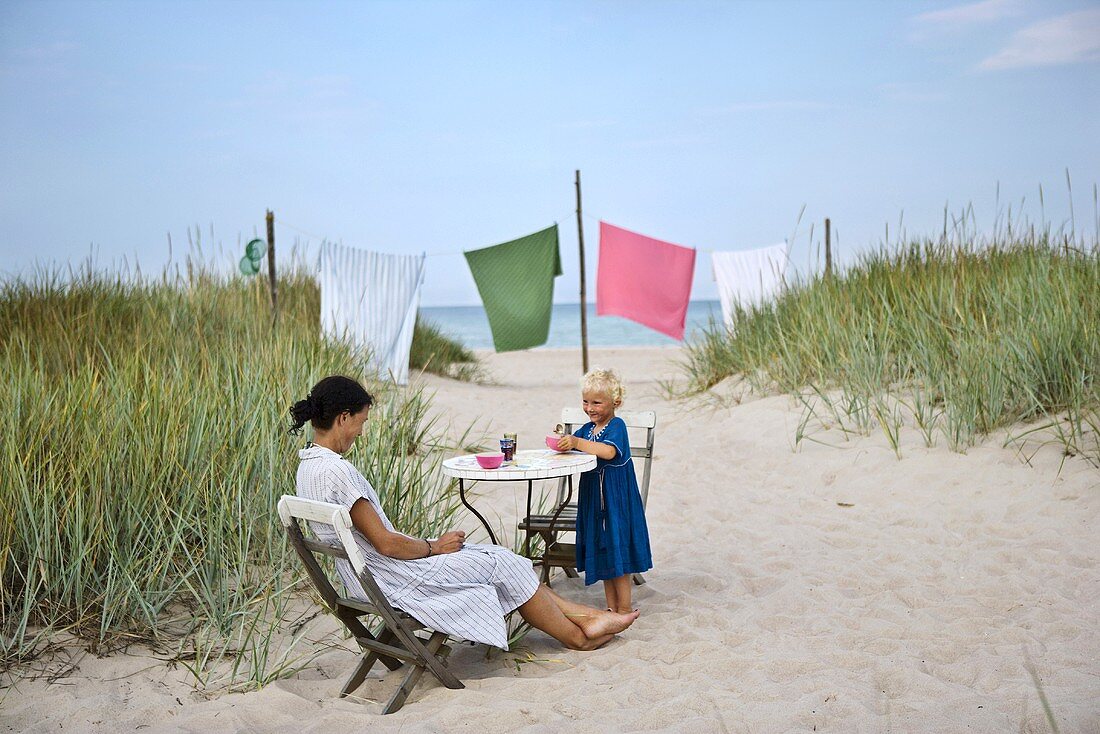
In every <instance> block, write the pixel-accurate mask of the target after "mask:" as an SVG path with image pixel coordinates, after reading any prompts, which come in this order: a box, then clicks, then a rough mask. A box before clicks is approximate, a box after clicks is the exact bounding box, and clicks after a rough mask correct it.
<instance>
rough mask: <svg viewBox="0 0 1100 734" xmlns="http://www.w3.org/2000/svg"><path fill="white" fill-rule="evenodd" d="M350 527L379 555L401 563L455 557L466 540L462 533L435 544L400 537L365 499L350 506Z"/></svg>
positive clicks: (444, 536)
mask: <svg viewBox="0 0 1100 734" xmlns="http://www.w3.org/2000/svg"><path fill="white" fill-rule="evenodd" d="M351 523H352V525H354V526H355V529H356V530H358V531H359V532H361V533H362V534H363V535H365V536H366V538H367V540H369V541H370V544H371V545H373V546H374V547H375V548H376V549H377V550H378V552H379V553H381V554H382V555H384V556H389V557H390V558H397V559H399V560H402V561H410V560H414V559H416V558H427V557H428V556H430V555H431V556H438V555H441V554H443V553H454V552H455V551H458V550H459V549H460V548H462V541H463V540H465V538H466V533H464V532H462V531H461V530H452V531H450V532H448V533H443V535H441V536H439V538H438V539H436V540H427V539H424V538H410V537H409V536H408V535H404V534H402V533H394V532H391V531H389V530H387V529H386V526H385V525H383V524H382V518H380V517H378V513H377V512H375V511H374V508H373V507H371V504H370V502H368V501H367V500H365V499H360V500H358V501H357V502H356V503H355V504H354V505H352V506H351Z"/></svg>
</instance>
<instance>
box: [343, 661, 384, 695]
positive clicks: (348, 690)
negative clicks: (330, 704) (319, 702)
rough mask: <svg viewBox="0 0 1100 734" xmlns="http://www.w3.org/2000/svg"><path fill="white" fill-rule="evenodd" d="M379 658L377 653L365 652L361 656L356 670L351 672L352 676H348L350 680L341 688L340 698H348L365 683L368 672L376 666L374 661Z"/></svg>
mask: <svg viewBox="0 0 1100 734" xmlns="http://www.w3.org/2000/svg"><path fill="white" fill-rule="evenodd" d="M377 659H378V655H377V653H373V652H365V653H363V655H362V657H360V658H359V664H358V665H356V666H355V670H353V671H352V672H351V677H349V678H348V682H347V683H345V684H344V687H343V688H341V689H340V698H347V697H348V696H350V695H351V694H352V692H353V691H355V689H356V688H358V687H359V686H361V685H363V681H365V680H366V679H367V673H369V672H370V669H371V668H373V667H374V663H375V661H376V660H377Z"/></svg>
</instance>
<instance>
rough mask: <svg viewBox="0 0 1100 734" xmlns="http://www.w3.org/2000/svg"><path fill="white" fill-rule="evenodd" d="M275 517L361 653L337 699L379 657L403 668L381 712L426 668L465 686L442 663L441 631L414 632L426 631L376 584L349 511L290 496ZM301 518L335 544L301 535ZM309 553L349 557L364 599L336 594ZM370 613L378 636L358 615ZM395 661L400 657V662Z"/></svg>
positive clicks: (451, 684)
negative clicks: (328, 531)
mask: <svg viewBox="0 0 1100 734" xmlns="http://www.w3.org/2000/svg"><path fill="white" fill-rule="evenodd" d="M279 519H280V520H282V523H283V527H284V528H285V529H286V534H287V537H288V538H289V540H290V544H291V545H292V546H293V547H294V550H295V551H297V552H298V556H299V557H300V558H301V559H302V562H303V563H304V564H305V566H306V571H307V573H308V574H309V578H310V580H311V581H313V585H314V586H315V587H317V591H318V592H320V594H321V598H322V599H324V600H325V604H327V605H328V607H329V609H331V610H332V613H333V614H335V615H336V617H337V619H339V620H340V621H341V622H343V623H344V626H345V627H347V628H348V631H350V632H351V634H352V636H353V637H354V638H355V641H356V642H358V643H359V647H360V648H361V649H362V650H363V655H362V657H361V658H360V659H359V664H358V665H357V666H356V667H355V670H354V671H353V672H352V674H351V677H350V678H348V681H347V683H345V684H344V687H343V688H342V689H341V690H340V697H341V698H344V697H345V696H348V695H350V694H351V693H352V692H353V691H354V690H355V689H356V688H358V687H359V686H360V685H362V683H363V681H364V680H365V679H366V677H367V674H368V673H369V672H370V669H371V668H372V667H374V664H375V663H376V662H379V661H381V662H382V664H383V665H385V666H386V667H387V668H389V669H390V670H397V669H399V668H400V669H404V670H406V672H405V679H404V680H403V681H402V682H401V685H400V686H399V687H398V689H397V692H396V693H394V694H393V697H392V698H390V700H389V703H387V704H386V706H385V708H383V709H382V713H383V714H391V713H393V712H394V711H397V710H398V709H400V708H401V707H402V706H404V705H405V699H407V698H408V697H409V694H410V693H411V692H412V690H413V688H414V687H415V686H416V684H417V682H419V680H420V676H422V675H423V674H424V671H425V670H428V671H430V672H431V674H432V675H434V676H435V677H436V678H438V679H439V682H440V683H442V684H443V685H445V686H446V687H447V688H465V686H464V685H462V682H461V681H459V680H458V678H456V677H455V676H454V675H453V674H452V673H451V672H450V671H449V670H447V666H446V663H445V661H446V658H447V656H448V655H449V654H450V652H451V648H450V647H449V646H447V645H446V644H444V643H445V642H446V641H447V635H446V634H445V633H443V632H435V631H432V630H426V631H427V632H429V633H430V636H429V637H428V638H427V639H421V638H420V637H418V636H417V635H416V634H414V633H415V632H416V631H417V630H421V629H426V628H425V627H424V625H422V624H420V623H419V622H417V621H416V620H415V619H414V618H413V617H411V616H410V615H408V614H406V613H405V612H403V611H401V610H399V609H394V608H393V607H392V606H390V603H389V602H388V601H387V600H386V597H385V596H383V594H382V591H381V590H380V589H379V588H378V584H377V583H376V582H375V580H374V577H373V576H372V575H371V572H370V569H368V568H367V565H366V562H365V561H364V559H363V554H362V553H361V552H360V551H359V547H358V546H357V545H356V544H355V540H354V538H353V537H352V533H351V528H352V524H351V515H350V514H349V513H348V510H347V508H345V507H341V506H340V505H335V504H331V503H328V502H316V501H314V500H307V499H302V498H301V497H294V496H290V495H283V497H282V499H280V500H279ZM301 520H307V521H309V522H312V523H320V524H324V525H329V526H331V527H332V528H333V530H335V533H336V537H337V538H338V539H339V542H338V543H325V542H321V541H319V540H315V539H312V538H307V537H306V536H305V535H304V534H303V533H302V527H301V525H300V521H301ZM314 553H322V554H324V555H326V556H332V557H333V558H343V559H345V560H347V561H349V562H350V563H351V565H352V568H354V569H355V573H356V576H357V577H358V579H359V584H360V586H361V587H362V590H363V594H364V595H365V596H366V597H367V599H369V600H370V601H369V602H364V601H359V600H358V599H348V598H345V597H342V596H340V595H339V594H338V593H337V592H336V589H335V588H333V586H332V583H331V582H330V581H329V578H328V576H327V574H326V573H325V572H324V571H323V570H322V568H321V564H320V563H318V560H317V558H316V557H315V556H314V555H313V554H314ZM368 614H373V615H376V616H378V617H380V618H381V620H382V623H383V625H384V626H383V629H382V632H381V634H379V636H378V637H375V636H374V635H372V634H371V633H370V630H368V629H367V628H366V626H365V625H364V624H363V622H362V620H360V617H363V616H364V615H368ZM401 661H404V664H402V662H401Z"/></svg>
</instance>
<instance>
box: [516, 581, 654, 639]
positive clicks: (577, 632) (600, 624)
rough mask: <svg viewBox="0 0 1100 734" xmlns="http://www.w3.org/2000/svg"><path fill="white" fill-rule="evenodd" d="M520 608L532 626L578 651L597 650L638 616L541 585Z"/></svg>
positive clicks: (520, 611)
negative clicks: (595, 605) (615, 611)
mask: <svg viewBox="0 0 1100 734" xmlns="http://www.w3.org/2000/svg"><path fill="white" fill-rule="evenodd" d="M518 611H519V613H520V615H521V616H522V617H523V618H524V619H525V620H527V622H528V623H530V625H531V626H532V627H535V628H536V629H540V630H542V631H543V632H545V633H546V634H548V635H550V636H551V637H553V638H554V639H555V640H557V641H558V642H560V643H562V644H563V645H565V646H566V647H569V648H572V649H574V650H595V649H596V648H597V647H600V646H601V645H604V644H606V643H607V642H609V641H610V640H611V638H613V637H614V636H615V635H616V634H618V633H619V632H622V631H623V630H624V629H626V628H627V627H629V626H630V625H631V624H632V623H633V622H634V620H635V619H637V617H638V615H637V613H633V614H612V613H611V612H605V611H601V610H599V609H594V608H592V607H588V606H585V605H583V604H576V603H574V602H571V601H569V600H567V599H562V598H561V597H560V596H558V595H557V594H555V593H554V592H553V591H551V590H550V588H549V587H548V586H545V585H540V586H539V588H538V590H537V591H536V592H535V594H534V596H532V597H531V598H530V599H528V600H527V601H526V602H524V603H523V604H522V605H521V606H520V607H519V610H518ZM567 615H568V616H567Z"/></svg>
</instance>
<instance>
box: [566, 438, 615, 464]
mask: <svg viewBox="0 0 1100 734" xmlns="http://www.w3.org/2000/svg"><path fill="white" fill-rule="evenodd" d="M572 449H576V450H577V451H583V452H584V453H586V454H592V455H593V456H595V457H596V458H598V459H603V460H604V461H611V460H612V459H614V458H615V456H616V455H617V454H618V453H619V452H618V451H617V450H616V449H615V447H614V446H612V445H611V444H609V443H601V442H599V441H589V440H587V439H584V438H580V437H579V436H562V437H561V440H559V441H558V451H570V450H572Z"/></svg>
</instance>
